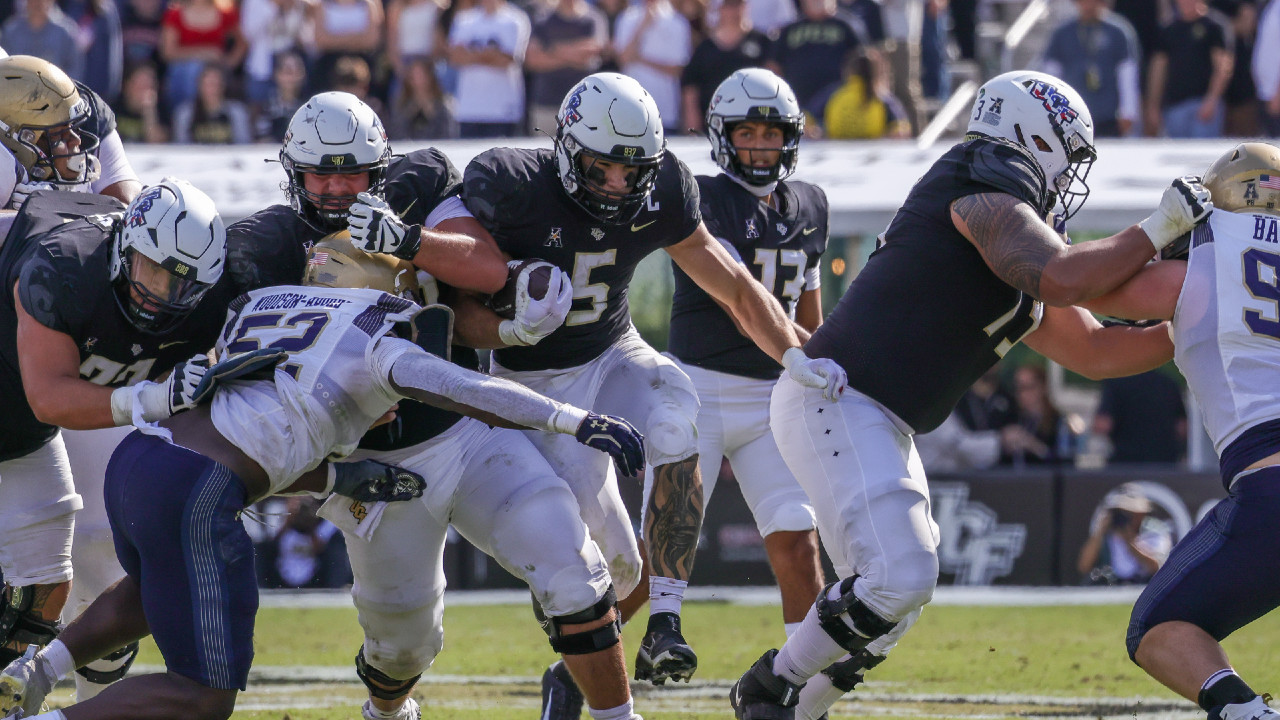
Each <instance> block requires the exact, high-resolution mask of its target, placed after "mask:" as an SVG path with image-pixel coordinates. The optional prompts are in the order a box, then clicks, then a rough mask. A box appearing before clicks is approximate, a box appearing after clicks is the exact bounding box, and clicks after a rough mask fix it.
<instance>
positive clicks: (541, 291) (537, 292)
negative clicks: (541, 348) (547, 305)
mask: <svg viewBox="0 0 1280 720" xmlns="http://www.w3.org/2000/svg"><path fill="white" fill-rule="evenodd" d="M553 267H555V266H554V265H552V264H551V263H549V262H547V261H545V260H539V259H537V258H527V259H524V260H520V261H519V262H517V263H515V264H513V265H508V266H507V284H506V285H503V286H502V289H501V290H499V291H498V292H496V293H494V294H493V296H492V297H491V298H489V308H490V309H492V310H493V311H494V312H495V313H497V314H498V315H499V316H501V317H504V318H506V319H508V320H510V319H512V318H514V317H515V316H516V279H517V278H519V277H520V273H522V272H524V271H525V270H526V269H529V297H531V298H533V299H534V300H541V299H542V298H544V297H546V296H547V285H548V284H550V282H551V270H552V268H553Z"/></svg>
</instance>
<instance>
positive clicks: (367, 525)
mask: <svg viewBox="0 0 1280 720" xmlns="http://www.w3.org/2000/svg"><path fill="white" fill-rule="evenodd" d="M386 509H387V503H386V502H385V501H378V502H360V501H359V500H352V499H351V498H349V497H345V496H342V495H338V494H337V493H334V494H332V495H330V496H329V499H328V500H325V501H324V504H323V505H321V506H320V511H319V512H318V513H317V514H318V515H319V516H320V517H322V518H324V519H325V520H328V521H329V522H331V523H333V524H334V525H336V526H337V527H338V529H339V530H341V531H342V532H343V533H345V534H347V535H354V536H356V537H358V538H360V539H361V540H368V539H369V538H371V537H373V531H374V530H377V529H378V523H379V521H381V520H382V513H383V511H385V510H386Z"/></svg>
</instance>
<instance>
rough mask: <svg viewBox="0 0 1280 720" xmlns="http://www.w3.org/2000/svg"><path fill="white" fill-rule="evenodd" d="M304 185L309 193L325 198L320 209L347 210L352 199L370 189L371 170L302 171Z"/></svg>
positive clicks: (320, 203)
mask: <svg viewBox="0 0 1280 720" xmlns="http://www.w3.org/2000/svg"><path fill="white" fill-rule="evenodd" d="M302 185H303V187H304V188H305V189H306V191H307V192H308V193H312V194H313V195H315V196H320V197H322V198H323V199H322V200H321V201H320V202H319V203H318V205H319V209H320V210H329V211H334V210H337V211H345V210H346V209H347V208H348V207H349V206H350V205H351V201H352V199H353V198H354V197H355V196H356V195H357V194H359V193H362V192H364V191H365V190H368V189H369V172H368V171H367V170H362V171H360V172H354V173H313V172H308V173H302Z"/></svg>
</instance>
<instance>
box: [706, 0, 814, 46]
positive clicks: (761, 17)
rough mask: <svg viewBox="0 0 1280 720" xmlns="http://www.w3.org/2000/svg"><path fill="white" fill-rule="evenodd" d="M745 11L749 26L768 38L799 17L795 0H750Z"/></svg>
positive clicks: (774, 35)
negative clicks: (749, 21) (749, 22)
mask: <svg viewBox="0 0 1280 720" xmlns="http://www.w3.org/2000/svg"><path fill="white" fill-rule="evenodd" d="M747 13H748V15H749V17H750V20H751V28H752V29H753V30H755V31H756V32H758V33H761V34H763V35H765V36H766V37H769V38H774V37H776V36H777V35H778V33H780V32H782V28H784V27H786V26H788V25H790V24H791V23H793V22H795V21H796V18H797V17H799V14H798V13H797V12H796V2H795V0H750V2H749V3H748V4H747ZM713 24H714V23H713Z"/></svg>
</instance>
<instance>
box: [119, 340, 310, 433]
mask: <svg viewBox="0 0 1280 720" xmlns="http://www.w3.org/2000/svg"><path fill="white" fill-rule="evenodd" d="M287 354H288V353H286V352H285V351H284V350H281V349H279V348H273V347H265V348H259V349H257V350H253V351H250V352H247V353H241V354H240V355H236V356H234V357H230V358H227V359H226V360H223V361H222V362H220V363H217V364H216V365H213V366H210V364H209V358H208V356H207V355H196V356H194V357H192V358H191V359H190V360H187V361H185V362H180V363H178V364H177V365H176V366H174V368H173V372H171V373H169V378H168V379H167V380H163V381H161V382H152V381H150V380H144V381H142V382H140V383H138V384H137V385H134V386H132V387H123V388H119V389H117V390H116V391H115V392H113V393H111V415H112V418H113V419H114V420H115V423H116V425H130V424H132V423H133V422H134V418H133V415H134V408H135V405H136V406H137V408H138V409H140V410H141V411H142V420H144V421H146V422H155V421H157V420H163V419H165V418H167V417H169V416H171V415H173V414H174V413H176V412H179V411H182V410H190V409H191V408H193V407H195V406H197V405H199V404H200V403H202V402H204V401H206V400H208V399H209V398H210V397H212V396H213V391H214V390H216V389H217V387H218V385H219V384H220V383H224V382H228V381H231V380H235V379H237V378H241V377H244V376H246V375H249V374H250V373H254V372H257V371H259V370H263V369H265V368H268V367H274V366H275V364H276V363H278V362H279V361H280V360H281V359H282V358H284V357H285V355H287Z"/></svg>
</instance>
